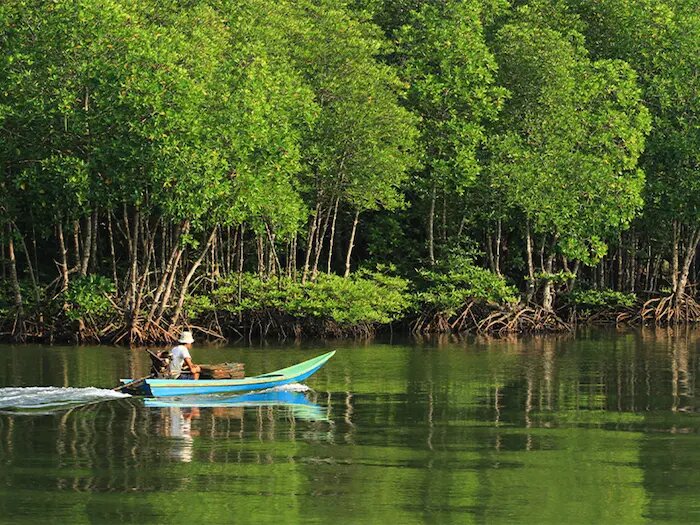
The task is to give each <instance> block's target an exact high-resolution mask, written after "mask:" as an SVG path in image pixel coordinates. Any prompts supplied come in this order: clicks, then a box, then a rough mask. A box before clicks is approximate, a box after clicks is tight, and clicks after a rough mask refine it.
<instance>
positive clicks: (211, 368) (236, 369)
mask: <svg viewBox="0 0 700 525" xmlns="http://www.w3.org/2000/svg"><path fill="white" fill-rule="evenodd" d="M199 367H200V368H201V372H200V373H199V378H200V379H243V378H244V377H245V368H244V366H243V363H218V364H214V365H199Z"/></svg>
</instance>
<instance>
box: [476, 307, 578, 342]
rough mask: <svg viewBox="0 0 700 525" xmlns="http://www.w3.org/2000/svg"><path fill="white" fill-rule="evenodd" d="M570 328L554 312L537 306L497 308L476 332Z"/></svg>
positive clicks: (501, 332)
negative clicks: (511, 308)
mask: <svg viewBox="0 0 700 525" xmlns="http://www.w3.org/2000/svg"><path fill="white" fill-rule="evenodd" d="M571 330H573V327H572V326H571V325H570V324H569V323H567V322H565V321H564V320H562V319H561V318H560V317H559V316H558V315H557V314H556V313H554V312H552V311H549V310H545V309H544V308H541V307H539V306H535V307H533V306H522V307H520V308H515V309H513V310H503V311H501V310H499V311H496V312H493V313H492V314H491V315H489V316H488V317H486V318H485V319H484V320H483V321H481V322H480V323H479V324H478V325H477V331H478V333H480V334H492V335H493V334H495V335H499V336H504V335H507V334H514V333H524V332H528V333H534V332H540V333H541V332H569V331H571Z"/></svg>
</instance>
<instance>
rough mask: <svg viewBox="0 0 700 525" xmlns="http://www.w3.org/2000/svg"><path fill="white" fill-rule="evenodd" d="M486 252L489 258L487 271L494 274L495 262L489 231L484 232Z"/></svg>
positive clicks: (491, 237)
mask: <svg viewBox="0 0 700 525" xmlns="http://www.w3.org/2000/svg"><path fill="white" fill-rule="evenodd" d="M486 251H487V252H488V257H489V269H490V270H491V271H492V272H493V273H496V260H495V257H494V254H493V236H492V235H491V231H490V229H488V230H487V231H486Z"/></svg>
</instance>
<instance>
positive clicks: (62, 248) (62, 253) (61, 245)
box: [56, 222, 68, 292]
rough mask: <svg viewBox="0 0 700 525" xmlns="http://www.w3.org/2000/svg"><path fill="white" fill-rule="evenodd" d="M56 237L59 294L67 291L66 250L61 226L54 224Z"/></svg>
mask: <svg viewBox="0 0 700 525" xmlns="http://www.w3.org/2000/svg"><path fill="white" fill-rule="evenodd" d="M56 237H57V238H58V254H59V257H60V259H59V263H58V268H59V270H60V272H61V292H65V291H66V290H68V250H67V249H66V241H65V239H64V238H63V224H61V222H58V223H57V224H56Z"/></svg>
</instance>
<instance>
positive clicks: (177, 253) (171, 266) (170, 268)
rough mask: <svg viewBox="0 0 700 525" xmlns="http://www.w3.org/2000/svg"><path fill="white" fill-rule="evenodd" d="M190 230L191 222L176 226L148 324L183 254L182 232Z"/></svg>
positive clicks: (153, 316) (149, 313)
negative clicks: (181, 245)
mask: <svg viewBox="0 0 700 525" xmlns="http://www.w3.org/2000/svg"><path fill="white" fill-rule="evenodd" d="M188 231H189V222H185V223H184V224H182V225H180V224H178V225H177V226H176V228H175V239H174V241H173V243H172V247H171V251H170V257H169V258H168V262H167V264H166V265H165V268H164V269H163V273H162V275H161V276H160V282H159V283H158V288H156V293H155V295H154V296H153V304H151V309H150V311H149V312H148V318H147V320H146V324H148V323H151V322H152V321H153V319H154V318H155V315H156V312H157V311H158V307H159V306H160V299H161V297H162V296H163V293H164V292H165V287H166V286H167V285H168V280H169V279H170V278H171V276H172V275H173V274H174V273H175V265H176V264H177V263H178V262H179V261H180V257H181V256H182V248H181V247H180V237H181V236H182V234H186V233H187V232H188Z"/></svg>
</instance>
